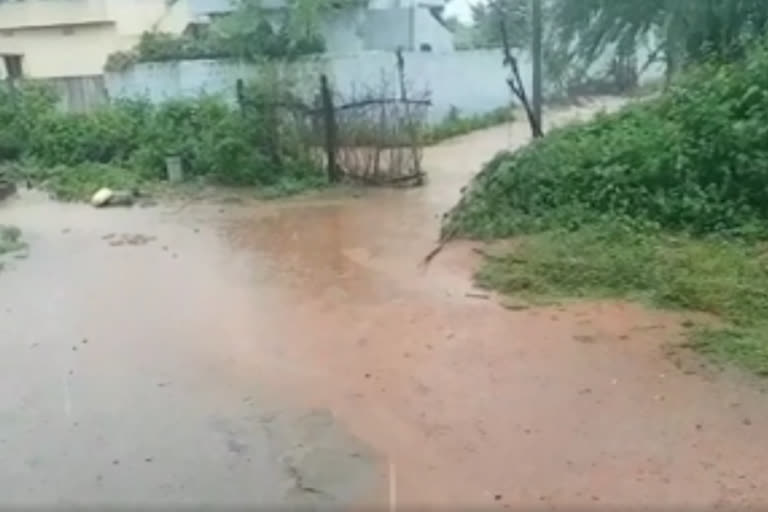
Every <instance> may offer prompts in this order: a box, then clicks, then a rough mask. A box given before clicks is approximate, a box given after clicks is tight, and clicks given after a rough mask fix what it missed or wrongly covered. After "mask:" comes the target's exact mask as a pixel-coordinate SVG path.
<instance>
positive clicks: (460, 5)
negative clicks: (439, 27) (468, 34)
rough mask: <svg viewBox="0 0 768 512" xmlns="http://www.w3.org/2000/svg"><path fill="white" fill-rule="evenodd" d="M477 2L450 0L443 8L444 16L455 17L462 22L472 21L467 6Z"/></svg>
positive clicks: (472, 0)
mask: <svg viewBox="0 0 768 512" xmlns="http://www.w3.org/2000/svg"><path fill="white" fill-rule="evenodd" d="M478 1H481V0H451V1H450V2H448V5H447V6H446V8H445V14H446V15H447V16H456V17H457V18H459V19H460V20H461V21H464V22H469V21H472V15H471V14H470V10H469V5H470V4H474V3H477V2H478Z"/></svg>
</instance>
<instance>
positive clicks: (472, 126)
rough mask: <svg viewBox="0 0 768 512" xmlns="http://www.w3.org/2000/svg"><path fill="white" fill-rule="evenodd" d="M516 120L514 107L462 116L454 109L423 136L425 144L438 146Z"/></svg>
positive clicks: (427, 129) (430, 127)
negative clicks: (454, 138)
mask: <svg viewBox="0 0 768 512" xmlns="http://www.w3.org/2000/svg"><path fill="white" fill-rule="evenodd" d="M514 120H515V114H514V112H513V110H512V107H502V108H498V109H495V110H492V111H490V112H487V113H485V114H478V115H473V116H467V117H464V116H462V115H461V114H460V113H459V111H458V109H455V108H454V109H452V110H451V111H450V112H449V113H448V115H447V116H446V117H445V119H444V120H442V121H441V122H440V123H438V124H436V125H433V126H429V127H427V128H426V129H425V131H424V134H423V136H422V142H423V143H424V144H437V143H438V142H441V141H444V140H447V139H450V138H452V137H458V136H459V135H465V134H467V133H471V132H473V131H476V130H482V129H484V128H490V127H492V126H496V125H499V124H504V123H509V122H512V121H514Z"/></svg>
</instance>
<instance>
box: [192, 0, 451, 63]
mask: <svg viewBox="0 0 768 512" xmlns="http://www.w3.org/2000/svg"><path fill="white" fill-rule="evenodd" d="M446 3H447V0H367V1H365V0H363V1H361V2H360V6H358V7H350V8H345V9H336V10H335V12H333V13H332V14H330V15H328V16H326V17H325V19H323V21H322V25H321V28H320V31H321V34H322V35H323V38H324V39H325V44H326V50H327V51H328V52H329V53H342V54H343V53H356V52H360V51H365V50H383V51H395V50H397V49H398V48H399V49H403V50H409V51H425V52H450V51H454V43H453V34H452V32H451V31H450V30H449V29H448V28H447V27H446V25H445V23H443V20H442V18H441V14H442V12H443V9H444V8H445V4H446ZM261 5H262V7H263V8H265V9H267V10H269V11H274V12H275V19H277V18H278V15H279V11H280V10H281V9H284V8H285V0H262V4H261ZM233 6H234V2H233V0H187V8H188V9H189V14H190V23H191V24H192V25H196V26H200V25H206V24H209V23H210V22H211V20H212V19H214V18H216V17H219V16H226V15H227V14H229V13H231V12H232V11H233V9H234V7H233Z"/></svg>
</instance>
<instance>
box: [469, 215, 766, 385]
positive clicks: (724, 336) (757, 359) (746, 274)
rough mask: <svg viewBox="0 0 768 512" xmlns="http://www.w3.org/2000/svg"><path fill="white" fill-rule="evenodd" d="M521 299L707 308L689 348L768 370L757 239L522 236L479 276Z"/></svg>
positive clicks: (602, 231)
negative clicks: (714, 320) (707, 319)
mask: <svg viewBox="0 0 768 512" xmlns="http://www.w3.org/2000/svg"><path fill="white" fill-rule="evenodd" d="M476 277H477V280H478V282H479V283H480V284H481V285H483V286H485V287H488V288H491V289H495V290H498V291H501V292H503V293H507V294H516V295H522V296H524V297H534V298H535V297H546V298H564V297H565V298H615V299H630V300H638V301H642V302H646V303H650V304H653V305H655V306H660V307H666V308H677V309H685V310H692V311H700V312H705V313H710V314H713V315H716V316H717V317H719V318H721V319H722V320H723V322H724V325H723V326H722V327H696V328H693V329H691V331H690V336H691V340H690V343H689V346H691V347H692V348H695V349H697V350H699V351H701V352H703V353H706V354H709V355H711V356H714V357H716V358H718V359H720V360H724V361H729V362H734V363H737V364H739V365H740V366H742V367H744V368H747V369H749V370H751V371H753V372H756V373H758V374H762V375H768V251H766V247H765V246H764V245H762V244H754V243H748V242H739V241H733V240H719V239H696V238H691V237H689V236H684V235H680V236H673V235H668V234H661V233H654V232H642V231H635V230H631V229H629V228H627V227H624V226H617V225H593V226H589V227H586V228H583V229H581V230H578V231H565V230H557V231H548V232H544V233H539V234H535V235H530V236H527V237H524V238H522V239H521V240H520V243H519V245H518V246H517V247H516V248H515V249H514V250H513V251H511V252H510V253H508V254H506V255H503V256H500V257H489V258H488V259H487V261H486V264H485V265H484V266H483V267H482V268H481V269H480V271H479V272H478V273H477V276H476Z"/></svg>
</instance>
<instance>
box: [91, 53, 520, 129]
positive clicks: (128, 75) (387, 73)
mask: <svg viewBox="0 0 768 512" xmlns="http://www.w3.org/2000/svg"><path fill="white" fill-rule="evenodd" d="M404 60H405V75H406V82H407V84H408V89H409V91H411V95H412V96H421V95H422V94H423V93H428V95H429V97H430V98H431V100H432V102H433V106H432V108H431V109H430V118H431V119H432V120H433V121H437V120H441V119H443V118H444V117H445V116H446V115H447V114H448V112H449V111H450V110H451V109H452V108H458V109H459V111H460V112H461V113H462V114H464V115H469V114H481V113H485V112H488V111H490V110H493V109H496V108H499V107H502V106H505V105H508V104H509V103H510V102H511V101H512V96H511V94H510V91H509V88H508V87H507V85H506V82H505V79H506V77H507V72H506V70H505V69H504V68H503V66H502V60H501V57H500V54H499V51H498V50H473V51H467V52H451V53H442V54H439V53H420V52H406V53H405V54H404ZM529 70H530V65H529V64H525V63H524V64H523V74H524V75H525V76H526V77H527V78H526V79H529V77H530V71H529ZM277 72H278V73H279V74H280V75H281V76H283V77H284V78H286V79H288V80H289V81H291V82H292V83H294V84H295V85H294V88H295V90H296V91H297V93H298V94H299V95H300V96H302V97H304V98H305V100H307V101H310V100H312V99H313V96H314V94H315V93H316V92H317V88H318V85H317V84H318V83H319V76H320V74H321V73H323V72H324V73H327V74H328V76H329V78H330V79H331V81H332V83H333V86H334V89H335V90H336V92H337V93H338V94H339V96H340V97H342V98H346V99H349V98H354V97H358V98H359V97H360V96H361V95H364V94H365V93H366V92H375V93H378V92H380V91H381V90H382V87H383V85H386V86H387V87H388V88H389V94H391V95H396V94H397V83H398V78H397V64H396V58H395V55H394V53H390V52H364V53H360V54H355V55H327V56H324V57H322V58H313V59H305V60H302V61H299V62H297V63H293V64H282V65H281V66H279V68H278V69H277ZM265 73H266V72H265V70H264V69H263V68H259V67H258V66H254V65H246V64H238V63H234V62H226V61H210V60H203V61H180V62H175V63H144V64H139V65H137V66H135V67H133V68H132V69H130V70H127V71H123V72H115V73H107V75H106V87H107V91H108V93H109V96H110V97H111V98H136V97H145V98H148V99H150V100H152V101H154V102H160V101H163V100H166V99H170V98H177V97H193V96H197V95H199V94H201V93H208V94H221V95H223V96H224V97H225V98H228V99H229V100H231V101H234V99H235V82H236V81H237V79H238V78H242V79H244V80H249V79H255V78H258V77H259V76H263V75H264V74H265Z"/></svg>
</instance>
